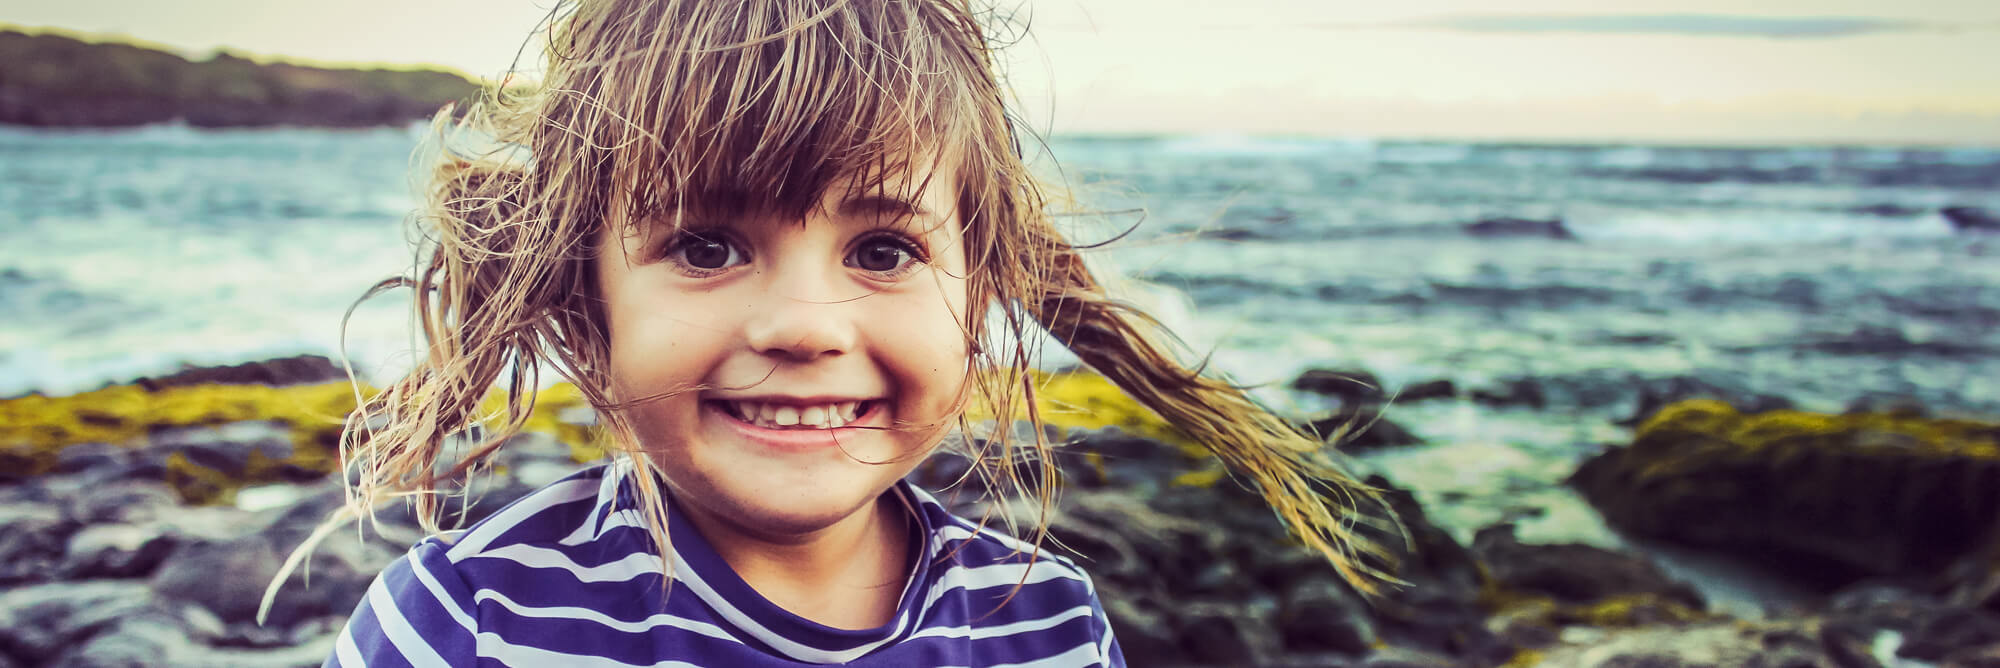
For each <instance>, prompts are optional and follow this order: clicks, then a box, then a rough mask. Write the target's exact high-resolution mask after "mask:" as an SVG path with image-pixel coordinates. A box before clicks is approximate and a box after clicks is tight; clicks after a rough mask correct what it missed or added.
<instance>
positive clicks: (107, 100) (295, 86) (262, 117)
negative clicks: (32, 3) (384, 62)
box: [0, 30, 479, 127]
mask: <svg viewBox="0 0 2000 668" xmlns="http://www.w3.org/2000/svg"><path fill="white" fill-rule="evenodd" d="M478 90H479V83H478V82H475V81H473V80H472V79H470V78H467V77H466V76H465V75H463V74H459V73H457V72H451V71H446V70H441V69H430V70H391V69H338V68H329V67H315V66H307V65H297V64H291V63H258V62H255V61H252V60H249V59H247V58H243V57H241V56H237V55H233V54H229V53H218V54H216V55H215V56H213V57H210V58H209V59H207V60H200V61H193V60H189V59H187V58H185V57H182V56H181V55H179V54H175V53H172V52H168V51H162V50H157V49H150V48H146V47H142V46H137V45H133V44H122V43H113V42H103V43H98V42H87V41H84V40H81V39H77V38H74V37H69V36H65V35H59V34H47V33H42V34H36V33H28V32H21V31H18V30H0V124H5V125H26V126H35V127H125V126H135V125H147V124H152V123H169V122H177V121H178V122H184V123H187V124H188V125H191V126H195V127H258V126H273V125H290V126H317V127H368V126H377V125H391V124H400V123H408V122H410V121H413V120H417V119H422V118H428V117H429V116H431V115H432V114H434V113H436V112H437V110H438V108H439V107H441V106H444V105H445V104H448V103H451V102H454V101H458V100H463V99H466V98H468V97H470V96H472V95H473V94H474V93H475V92H476V91H478Z"/></svg>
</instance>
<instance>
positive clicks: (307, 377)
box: [132, 355, 347, 391]
mask: <svg viewBox="0 0 2000 668" xmlns="http://www.w3.org/2000/svg"><path fill="white" fill-rule="evenodd" d="M335 380H347V372H345V371H343V370H341V368H340V365H338V364H334V363H333V360H330V359H327V358H325V357H322V356H319V355H299V356H297V357H281V358H277V359H269V360H264V361H261V362H247V363H244V364H234V365H229V366H207V367H198V366H192V365H188V366H183V367H182V368H181V370H180V371H176V372H174V373H171V374H168V375H165V376H158V377H149V378H140V379H137V380H134V381H132V383H133V384H134V385H138V386H140V387H143V388H146V389H148V390H152V391H159V390H163V389H166V388H169V387H183V386H187V385H209V384H215V385H270V386H273V387H277V386H284V385H305V384H308V383H324V382H329V381H335Z"/></svg>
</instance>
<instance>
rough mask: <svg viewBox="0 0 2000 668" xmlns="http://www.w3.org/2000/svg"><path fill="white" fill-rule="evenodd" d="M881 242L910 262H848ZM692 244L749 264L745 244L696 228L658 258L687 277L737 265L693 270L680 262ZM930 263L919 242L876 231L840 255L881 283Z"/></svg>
mask: <svg viewBox="0 0 2000 668" xmlns="http://www.w3.org/2000/svg"><path fill="white" fill-rule="evenodd" d="M883 241H886V242H888V243H890V244H891V245H894V246H896V247H897V248H899V249H901V250H902V251H903V252H904V253H906V254H908V255H909V256H910V261H909V262H905V263H903V266H902V267H899V268H897V269H895V270H893V271H890V272H878V271H872V270H868V269H862V268H861V267H860V266H858V265H857V264H856V263H854V262H850V261H849V260H848V258H849V257H851V256H852V255H853V254H854V252H855V251H858V250H860V249H861V248H863V247H865V246H866V245H867V244H870V243H875V242H883ZM695 242H708V243H721V244H724V245H727V246H729V247H730V249H731V250H732V251H733V252H734V253H735V254H740V255H742V256H743V263H744V264H748V263H749V261H750V253H749V252H748V251H746V250H744V244H743V243H741V242H739V241H736V240H735V239H733V238H731V236H730V235H729V234H728V233H726V232H724V231H722V230H698V229H697V230H683V231H682V232H681V233H680V235H679V236H677V237H675V238H674V239H672V240H670V241H668V242H667V243H666V244H664V245H662V246H661V248H660V252H659V254H658V256H657V258H658V259H659V260H660V261H663V262H667V263H669V264H673V265H675V268H676V269H678V270H679V271H680V272H681V273H684V274H687V275H688V276H690V277H693V278H711V277H714V276H719V275H721V274H723V273H725V272H727V271H729V270H730V269H733V268H735V266H736V265H729V266H724V267H717V268H713V269H711V268H705V267H696V266H693V265H690V264H688V263H687V262H686V261H685V260H683V259H681V257H680V256H679V254H680V252H681V251H682V250H684V249H685V248H686V246H687V245H688V244H690V243H695ZM930 261H931V258H930V253H928V252H927V251H926V249H925V248H924V246H923V244H922V243H921V242H918V241H917V240H915V239H912V238H910V237H909V236H906V235H904V234H901V233H897V232H891V231H888V230H876V231H874V232H870V233H867V234H864V235H862V237H861V238H860V239H859V240H857V241H856V242H855V243H854V245H852V246H850V247H849V248H848V252H847V253H846V254H844V255H842V256H841V264H842V265H844V266H848V267H852V268H854V269H860V270H861V271H864V272H867V273H868V274H870V275H873V276H875V277H876V278H877V279H880V280H895V279H899V278H903V277H904V276H908V275H909V274H910V273H911V272H914V271H916V270H917V269H919V268H921V267H920V265H928V264H930Z"/></svg>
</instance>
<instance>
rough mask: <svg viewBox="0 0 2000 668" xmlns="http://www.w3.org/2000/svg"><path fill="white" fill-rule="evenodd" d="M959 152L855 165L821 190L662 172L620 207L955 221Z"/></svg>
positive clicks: (737, 217) (710, 216) (714, 216)
mask: <svg viewBox="0 0 2000 668" xmlns="http://www.w3.org/2000/svg"><path fill="white" fill-rule="evenodd" d="M955 167H956V162H955V161H953V160H946V159H938V158H934V157H925V158H921V159H910V160H899V161H897V163H896V164H894V165H891V166H888V167H884V168H878V169H872V170H848V171H845V172H842V173H840V174H839V175H837V176H835V177H833V178H832V179H830V180H829V181H828V182H827V183H825V184H824V186H823V187H821V188H819V189H817V192H809V193H808V192H800V191H798V190H792V191H791V192H783V191H776V192H774V189H769V188H759V187H754V186H751V185H749V184H743V183H741V182H737V183H728V182H723V183H709V184H697V183H684V184H680V185H681V187H679V188H676V187H675V185H676V184H673V183H669V182H666V181H665V180H661V179H654V180H650V182H641V183H639V184H637V185H636V187H634V188H632V189H631V191H630V193H629V194H628V196H627V197H626V198H625V200H626V201H625V202H624V204H625V206H623V207H621V208H622V209H623V210H624V211H625V213H626V214H627V218H628V222H630V223H635V224H638V225H640V226H642V227H645V228H657V227H663V226H664V227H668V228H675V227H682V226H685V225H687V224H702V225H730V224H740V223H742V222H745V221H753V220H779V221H790V222H797V223H803V222H805V221H806V220H808V219H810V218H812V217H815V216H824V217H833V218H841V219H852V218H873V219H879V220H883V221H901V220H914V221H924V220H936V221H941V222H949V221H956V220H957V219H958V217H959V211H958V210H957V209H958V196H957V195H958V190H959V185H960V184H959V183H958V179H957V177H956V175H955Z"/></svg>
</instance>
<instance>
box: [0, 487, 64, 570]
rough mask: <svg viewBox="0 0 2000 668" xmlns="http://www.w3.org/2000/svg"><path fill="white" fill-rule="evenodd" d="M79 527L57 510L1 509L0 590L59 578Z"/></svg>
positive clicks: (35, 506) (39, 507)
mask: <svg viewBox="0 0 2000 668" xmlns="http://www.w3.org/2000/svg"><path fill="white" fill-rule="evenodd" d="M75 531H76V525H75V524H73V523H70V522H67V521H65V520H64V519H63V517H62V512H61V511H60V510H59V509H57V508H52V507H49V506H47V505H41V504H33V503H9V504H4V505H0V586H9V585H16V584H20V583H25V582H39V581H42V580H48V579H52V578H54V577H56V575H57V574H58V570H59V567H60V566H61V564H62V558H63V557H62V555H63V551H64V549H65V548H66V546H67V544H68V541H69V536H70V534H71V533H73V532H75Z"/></svg>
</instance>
